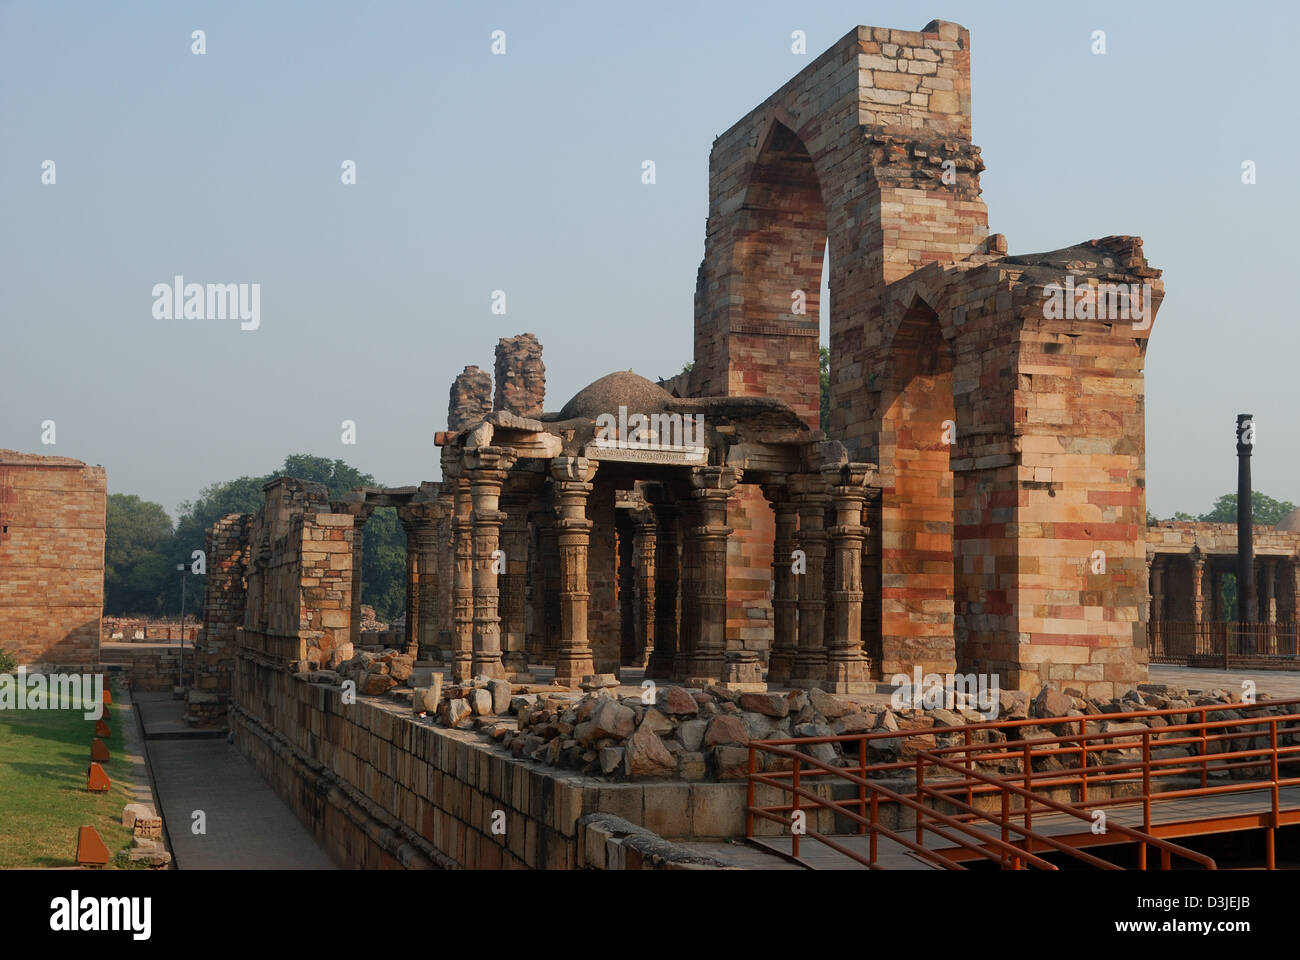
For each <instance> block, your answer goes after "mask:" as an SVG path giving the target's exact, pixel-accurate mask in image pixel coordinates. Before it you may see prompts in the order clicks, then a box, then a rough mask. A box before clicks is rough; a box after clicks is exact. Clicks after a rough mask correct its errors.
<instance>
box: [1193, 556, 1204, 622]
mask: <svg viewBox="0 0 1300 960" xmlns="http://www.w3.org/2000/svg"><path fill="white" fill-rule="evenodd" d="M1192 620H1193V621H1195V622H1196V623H1197V624H1200V623H1202V622H1204V620H1205V558H1204V557H1202V556H1200V555H1193V556H1192Z"/></svg>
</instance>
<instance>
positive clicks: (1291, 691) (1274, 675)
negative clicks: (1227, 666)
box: [1151, 663, 1300, 700]
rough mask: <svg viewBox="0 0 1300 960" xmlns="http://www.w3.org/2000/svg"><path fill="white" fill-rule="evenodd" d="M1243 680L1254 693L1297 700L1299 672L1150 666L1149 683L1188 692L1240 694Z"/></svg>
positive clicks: (1299, 688)
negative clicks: (1251, 686)
mask: <svg viewBox="0 0 1300 960" xmlns="http://www.w3.org/2000/svg"><path fill="white" fill-rule="evenodd" d="M1243 680H1251V681H1254V684H1255V692H1256V693H1267V694H1268V695H1269V696H1271V697H1275V698H1277V699H1288V700H1289V699H1291V698H1293V697H1300V671H1289V670H1232V671H1227V670H1212V669H1207V668H1204V667H1176V666H1172V665H1169V664H1163V663H1153V664H1151V682H1152V683H1168V684H1172V685H1176V686H1179V687H1187V688H1189V689H1192V690H1213V689H1216V688H1218V689H1223V690H1232V691H1235V692H1237V693H1241V683H1242V681H1243Z"/></svg>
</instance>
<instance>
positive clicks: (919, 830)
mask: <svg viewBox="0 0 1300 960" xmlns="http://www.w3.org/2000/svg"><path fill="white" fill-rule="evenodd" d="M916 802H917V804H918V806H917V808H916V843H917V846H921V847H923V846H925V817H924V816H923V815H922V810H923V808H924V807H925V764H924V762H923V761H922V759H921V754H919V753H918V754H917V755H916Z"/></svg>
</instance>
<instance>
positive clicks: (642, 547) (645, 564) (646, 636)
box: [632, 508, 656, 667]
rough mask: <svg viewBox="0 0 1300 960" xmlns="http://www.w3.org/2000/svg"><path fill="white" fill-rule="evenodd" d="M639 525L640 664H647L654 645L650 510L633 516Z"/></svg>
mask: <svg viewBox="0 0 1300 960" xmlns="http://www.w3.org/2000/svg"><path fill="white" fill-rule="evenodd" d="M632 520H633V522H634V524H635V526H636V541H635V542H636V626H637V631H636V643H637V665H638V666H642V667H644V666H646V665H647V664H648V663H649V662H650V656H651V654H653V653H654V648H655V548H656V536H655V515H654V512H653V511H651V510H650V509H648V508H646V509H642V510H637V511H636V512H635V513H634V514H633V515H632Z"/></svg>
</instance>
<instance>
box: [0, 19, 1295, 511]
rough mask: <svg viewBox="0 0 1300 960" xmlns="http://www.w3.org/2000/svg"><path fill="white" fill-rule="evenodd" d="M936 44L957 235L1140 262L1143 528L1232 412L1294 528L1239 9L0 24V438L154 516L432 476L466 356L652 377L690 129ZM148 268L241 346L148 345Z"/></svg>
mask: <svg viewBox="0 0 1300 960" xmlns="http://www.w3.org/2000/svg"><path fill="white" fill-rule="evenodd" d="M935 18H939V19H945V20H951V21H956V22H958V23H960V24H962V25H964V26H965V27H967V28H968V29H969V30H970V32H971V46H972V85H973V97H972V99H973V112H974V140H975V143H977V144H978V145H979V146H980V147H981V148H982V152H983V156H984V160H985V163H986V165H987V170H986V171H985V172H984V173H983V175H982V178H981V182H982V185H983V191H984V194H983V195H984V200H985V202H986V203H987V205H988V209H989V222H990V230H991V232H995V233H1002V234H1005V235H1006V237H1007V241H1008V247H1009V250H1010V252H1011V253H1013V254H1014V253H1027V252H1035V251H1041V250H1052V249H1057V248H1060V247H1064V246H1068V245H1071V244H1073V243H1078V242H1081V241H1085V240H1088V239H1092V238H1097V237H1103V236H1107V235H1111V234H1136V235H1140V236H1141V237H1142V238H1143V240H1144V243H1145V251H1146V255H1147V258H1148V260H1149V261H1150V262H1151V264H1152V265H1153V266H1155V267H1157V268H1160V269H1162V270H1163V271H1164V279H1165V285H1166V298H1165V301H1164V305H1163V307H1162V308H1161V311H1160V314H1159V316H1158V318H1157V320H1156V324H1155V328H1154V331H1153V334H1152V338H1151V343H1150V347H1149V352H1148V356H1147V367H1146V396H1147V407H1146V410H1147V490H1148V509H1149V510H1150V511H1152V512H1154V513H1156V514H1157V515H1159V516H1161V517H1164V516H1168V515H1170V514H1172V513H1173V512H1174V511H1176V510H1186V511H1189V512H1193V513H1199V512H1202V511H1205V510H1208V509H1209V508H1210V506H1211V504H1212V502H1213V501H1214V499H1215V498H1216V497H1218V496H1219V495H1220V494H1223V493H1226V492H1229V491H1232V490H1234V489H1235V484H1236V462H1235V459H1236V458H1235V453H1234V449H1235V448H1234V439H1235V438H1234V427H1235V417H1236V414H1237V413H1239V412H1246V413H1253V414H1255V417H1256V422H1257V431H1258V435H1257V444H1256V447H1255V456H1254V463H1253V468H1254V479H1255V489H1256V490H1257V491H1261V492H1264V493H1267V494H1269V495H1271V496H1274V497H1277V498H1279V499H1286V500H1292V501H1296V502H1300V479H1297V478H1300V424H1297V422H1296V415H1295V406H1294V404H1292V403H1291V402H1290V388H1291V387H1292V386H1293V385H1295V383H1296V380H1297V371H1296V364H1295V357H1296V347H1297V343H1298V340H1300V338H1298V336H1297V333H1296V323H1297V319H1296V318H1295V317H1294V316H1293V315H1292V314H1290V312H1289V310H1290V307H1291V305H1290V304H1289V303H1288V302H1286V298H1285V297H1284V296H1282V293H1283V292H1285V291H1286V290H1287V289H1290V287H1289V283H1290V281H1291V280H1292V279H1293V278H1294V276H1295V273H1296V268H1295V253H1296V248H1297V243H1296V240H1297V232H1296V224H1297V223H1300V218H1298V217H1297V214H1298V213H1300V188H1298V187H1297V184H1296V181H1295V179H1294V171H1293V167H1294V165H1295V163H1296V160H1295V158H1296V157H1297V156H1300V125H1298V124H1297V123H1296V107H1295V100H1294V97H1295V91H1296V90H1297V89H1300V58H1297V57H1296V56H1295V52H1294V50H1293V45H1294V38H1295V36H1296V35H1297V34H1298V33H1300V30H1298V29H1297V27H1300V22H1298V21H1300V13H1297V8H1296V7H1295V6H1294V5H1287V4H1277V3H1268V4H1252V3H1248V2H1242V3H1234V4H1231V5H1224V4H1209V3H1173V2H1145V3H1138V2H1133V0H1129V2H1120V3H1070V4H1059V3H1051V4H1049V3H1043V2H1041V0H1040V2H1027V3H1010V2H999V3H993V2H972V3H966V2H958V0H947V2H945V3H942V4H938V3H936V4H934V5H924V6H922V5H917V4H914V3H890V2H876V3H871V4H865V3H848V2H797V3H795V2H781V3H776V2H770V3H769V2H762V0H746V2H736V3H731V2H708V3H700V2H693V3H676V2H660V3H654V4H635V5H633V4H611V3H608V2H596V3H542V2H530V3H518V4H491V3H484V4H471V3H458V4H448V3H395V2H384V0H377V2H373V3H333V2H320V3H287V2H276V0H263V2H255V3H242V2H221V3H182V2H144V0H133V2H132V3H129V4H101V3H90V2H85V3H57V4H56V3H48V2H40V3H35V2H4V0H0V332H2V333H3V338H2V339H0V364H3V366H2V367H0V370H2V372H0V447H7V448H15V449H18V450H22V451H25V452H30V453H46V454H54V455H61V456H71V457H76V458H78V459H81V460H85V461H87V462H89V463H98V464H102V465H104V466H105V467H106V468H107V472H108V482H109V489H110V492H114V493H134V494H138V495H139V496H141V497H143V498H145V499H147V500H154V501H157V502H160V503H162V504H163V505H164V506H165V507H166V508H167V509H168V510H169V511H170V512H172V513H173V515H174V514H175V511H176V509H177V507H178V505H179V504H180V503H182V502H183V501H185V500H187V499H190V498H193V497H194V496H195V495H196V494H197V493H198V492H199V490H200V489H201V488H202V487H204V486H206V485H207V484H209V483H212V482H215V481H220V480H227V479H232V478H234V477H237V476H241V475H256V474H263V473H267V472H269V471H271V470H272V469H274V468H275V467H276V466H278V465H279V464H280V463H281V462H282V461H283V459H284V457H285V456H286V455H287V454H290V453H310V454H315V455H317V456H323V457H329V458H341V459H344V460H346V461H347V462H348V463H350V464H352V465H353V466H355V467H358V468H359V469H361V470H363V471H366V472H368V473H371V474H373V475H374V476H375V477H376V478H377V479H378V480H379V481H380V482H382V483H384V484H387V485H391V486H397V485H405V484H414V483H418V482H419V481H421V480H428V479H437V477H438V466H437V460H438V458H437V450H436V448H435V447H434V443H433V435H434V432H435V431H436V430H441V429H444V428H445V426H446V411H447V398H448V390H449V387H450V384H451V381H452V379H453V378H454V377H455V376H456V374H457V373H459V372H460V370H461V369H462V368H463V367H464V366H465V365H467V364H475V365H477V366H479V367H481V368H483V369H486V370H490V369H491V366H492V362H493V350H494V347H495V344H496V341H497V339H498V338H500V337H504V336H512V335H514V334H516V333H521V332H525V331H528V332H532V333H535V334H537V336H538V337H539V338H540V340H541V342H542V344H543V348H544V360H545V364H546V369H547V403H546V407H547V409H550V410H556V409H559V408H560V407H561V406H562V405H563V403H564V401H565V400H567V399H568V398H569V397H570V396H572V395H573V394H574V393H576V392H577V391H578V390H579V389H580V388H581V387H583V386H585V385H586V384H587V383H589V382H591V381H592V380H595V379H596V378H598V377H599V376H602V375H604V374H605V373H608V372H610V371H613V370H625V369H632V370H635V371H636V372H637V373H640V374H642V375H644V376H647V377H650V378H652V379H653V378H656V377H666V376H671V375H673V374H675V373H677V372H678V371H679V370H680V369H681V368H682V365H683V364H684V363H686V362H688V361H690V360H691V359H692V357H691V351H692V322H693V320H692V317H693V295H694V284H695V272H696V269H697V268H698V266H699V263H700V260H701V258H702V256H703V251H704V221H705V217H706V214H707V208H708V156H709V148H710V145H711V143H712V141H713V138H714V137H715V136H717V135H718V134H720V133H722V132H723V131H724V130H726V129H727V128H728V127H729V126H731V124H733V123H734V122H735V121H737V120H739V119H740V118H741V117H742V116H744V115H745V114H746V113H747V112H748V111H749V110H751V109H752V108H753V107H754V106H756V105H757V104H758V103H760V102H761V101H762V100H764V99H765V98H766V97H767V96H768V95H769V94H770V93H772V92H773V91H775V90H776V89H777V88H778V87H779V86H781V84H783V83H784V82H785V81H786V80H788V79H789V78H790V77H791V76H793V75H794V74H795V73H797V72H798V71H799V70H800V69H802V67H803V66H805V65H806V64H807V63H809V62H810V61H811V60H812V59H813V58H814V57H815V56H816V55H817V54H818V53H820V52H821V51H822V50H824V49H826V48H827V47H829V46H830V45H831V44H833V43H834V42H835V41H836V40H837V39H839V38H840V37H841V36H843V35H844V34H845V33H847V32H848V31H849V30H850V29H852V28H853V27H854V26H855V25H856V24H859V23H868V24H871V25H876V26H890V27H895V28H900V29H910V30H919V29H921V28H922V27H923V26H924V25H925V24H926V23H927V22H929V21H930V20H931V19H935ZM195 30H202V31H204V35H203V41H204V50H205V52H204V53H202V54H201V55H200V54H196V53H195V52H194V51H193V47H194V43H195V41H194V39H193V32H194V31H195ZM497 30H501V31H504V32H505V39H506V48H505V49H506V52H505V54H504V55H494V54H493V53H492V50H491V47H492V43H493V39H492V34H493V31H497ZM795 30H802V31H804V32H805V34H806V37H807V50H808V53H807V55H806V56H800V55H797V54H795V53H793V52H792V50H791V45H792V40H791V34H792V32H793V31H795ZM1096 30H1104V31H1105V38H1106V52H1105V54H1104V55H1098V54H1094V53H1093V52H1092V47H1093V33H1094V31H1096ZM647 159H650V160H653V161H654V162H655V169H656V178H655V181H656V182H655V183H654V184H653V185H647V184H643V183H642V177H641V173H642V163H643V161H644V160H647ZM46 161H53V162H54V167H53V171H54V183H52V184H51V183H43V182H42V179H43V178H47V179H48V165H47V164H46ZM346 161H352V162H353V163H355V169H356V178H355V179H356V182H355V183H353V184H344V183H343V182H342V179H343V175H342V169H343V164H344V163H345V162H346ZM1245 161H1253V162H1254V164H1255V170H1256V182H1255V183H1254V184H1249V185H1248V184H1243V183H1242V164H1243V162H1245ZM176 275H181V276H183V277H185V278H186V281H187V282H199V283H258V284H260V292H261V303H260V325H259V326H258V327H257V329H255V330H244V329H241V323H240V322H239V321H238V320H237V319H227V320H219V319H204V320H198V319H190V320H185V319H182V318H176V319H167V318H165V317H161V318H160V317H158V316H155V295H154V292H153V290H154V287H155V285H156V284H160V283H162V284H170V283H171V282H172V278H173V277H174V276H176ZM496 290H503V291H505V293H506V315H505V316H501V315H494V314H493V313H492V296H493V291H496ZM823 326H824V328H825V317H823ZM344 420H350V421H353V422H354V423H355V440H356V442H355V444H345V443H343V430H342V422H343V421H344ZM46 421H53V422H54V429H55V433H54V439H55V441H56V442H55V443H54V444H53V445H47V444H43V443H42V436H43V435H44V436H47V437H48V435H49V431H48V428H47V427H44V426H43V424H45V423H46Z"/></svg>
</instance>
